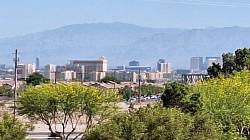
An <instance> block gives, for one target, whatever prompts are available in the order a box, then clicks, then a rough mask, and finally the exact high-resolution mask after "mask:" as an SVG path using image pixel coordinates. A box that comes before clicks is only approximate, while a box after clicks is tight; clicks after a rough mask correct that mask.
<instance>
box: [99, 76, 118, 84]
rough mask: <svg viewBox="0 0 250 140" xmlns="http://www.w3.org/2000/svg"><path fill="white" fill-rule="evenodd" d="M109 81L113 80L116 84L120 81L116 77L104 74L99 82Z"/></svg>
mask: <svg viewBox="0 0 250 140" xmlns="http://www.w3.org/2000/svg"><path fill="white" fill-rule="evenodd" d="M110 81H112V82H115V83H117V84H119V83H120V82H121V81H120V80H118V79H117V78H116V77H110V76H106V77H104V78H102V79H101V82H104V83H108V82H110Z"/></svg>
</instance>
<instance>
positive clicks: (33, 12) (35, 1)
mask: <svg viewBox="0 0 250 140" xmlns="http://www.w3.org/2000/svg"><path fill="white" fill-rule="evenodd" d="M116 21H118V22H126V23H133V24H137V25H142V26H147V27H176V28H206V27H210V26H216V27H224V26H235V25H236V26H244V27H246V26H247V27H250V1H249V0H234V1H233V0H0V38H4V37H12V36H16V35H23V34H28V33H35V32H38V31H43V30H46V29H53V28H58V27H61V26H64V25H69V24H81V23H96V22H116Z"/></svg>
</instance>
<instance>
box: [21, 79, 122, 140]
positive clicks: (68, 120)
mask: <svg viewBox="0 0 250 140" xmlns="http://www.w3.org/2000/svg"><path fill="white" fill-rule="evenodd" d="M116 99H117V96H116V94H115V93H114V92H112V91H111V90H110V91H109V90H107V91H105V92H104V91H101V90H100V89H97V88H95V87H87V86H82V85H80V84H77V83H72V84H62V83H59V84H42V85H40V86H36V87H34V86H29V87H27V88H26V89H25V90H23V91H22V93H21V94H20V97H19V99H18V111H19V114H21V115H22V114H25V115H27V116H28V117H29V118H30V119H32V120H36V121H41V122H43V123H44V124H46V125H47V126H48V129H49V131H50V132H51V134H52V135H54V136H57V137H60V138H61V139H63V140H66V139H68V138H69V136H70V135H71V134H72V133H73V132H74V131H75V130H76V128H77V125H79V124H81V123H84V124H86V130H88V129H89V128H91V126H92V125H93V123H94V121H95V122H101V121H103V120H105V119H106V117H107V116H108V115H110V114H112V113H113V111H114V109H115V105H114V103H115V101H116ZM84 118H85V119H84ZM67 127H68V128H71V130H70V132H68V133H66V132H65V129H66V128H67ZM82 133H83V131H82ZM82 133H80V134H79V135H78V136H80V135H81V134H82ZM78 136H76V137H78Z"/></svg>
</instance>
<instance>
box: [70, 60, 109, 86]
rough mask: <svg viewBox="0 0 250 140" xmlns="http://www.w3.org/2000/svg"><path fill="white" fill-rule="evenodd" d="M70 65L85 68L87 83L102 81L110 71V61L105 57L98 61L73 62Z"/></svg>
mask: <svg viewBox="0 0 250 140" xmlns="http://www.w3.org/2000/svg"><path fill="white" fill-rule="evenodd" d="M70 65H78V66H84V72H83V74H84V80H85V81H94V82H96V81H100V80H101V79H102V78H103V77H105V76H106V72H107V71H108V61H107V60H106V59H105V58H104V57H99V59H98V60H72V61H71V62H70Z"/></svg>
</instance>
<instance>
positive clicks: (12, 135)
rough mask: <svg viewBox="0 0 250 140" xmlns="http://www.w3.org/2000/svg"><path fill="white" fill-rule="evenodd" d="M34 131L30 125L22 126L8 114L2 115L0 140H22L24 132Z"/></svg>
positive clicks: (24, 135)
mask: <svg viewBox="0 0 250 140" xmlns="http://www.w3.org/2000/svg"><path fill="white" fill-rule="evenodd" d="M33 129H34V126H33V125H32V124H25V125H24V124H23V123H22V122H20V121H18V120H15V121H13V117H11V116H10V115H9V114H8V113H4V114H3V118H2V119H1V120H0V140H24V139H25V137H26V131H31V130H33Z"/></svg>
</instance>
